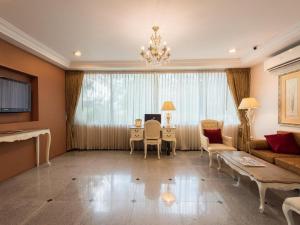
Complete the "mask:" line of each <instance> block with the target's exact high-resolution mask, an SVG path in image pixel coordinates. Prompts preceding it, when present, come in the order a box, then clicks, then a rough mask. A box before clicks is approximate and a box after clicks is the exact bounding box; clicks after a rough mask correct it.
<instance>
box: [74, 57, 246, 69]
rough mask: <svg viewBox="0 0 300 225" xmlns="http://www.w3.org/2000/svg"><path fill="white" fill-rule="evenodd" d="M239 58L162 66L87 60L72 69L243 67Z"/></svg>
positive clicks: (141, 62)
mask: <svg viewBox="0 0 300 225" xmlns="http://www.w3.org/2000/svg"><path fill="white" fill-rule="evenodd" d="M241 66H242V65H241V62H240V60H239V59H191V60H171V61H170V62H169V63H167V64H165V65H162V66H159V67H157V66H151V65H147V64H146V63H145V62H144V61H86V62H81V61H78V62H71V64H70V67H69V69H71V70H103V71H118V70H128V71H130V70H137V71H138V70H199V69H226V68H237V67H241Z"/></svg>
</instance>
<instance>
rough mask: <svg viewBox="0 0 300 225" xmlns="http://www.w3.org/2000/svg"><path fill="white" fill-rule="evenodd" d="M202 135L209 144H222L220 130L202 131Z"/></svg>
mask: <svg viewBox="0 0 300 225" xmlns="http://www.w3.org/2000/svg"><path fill="white" fill-rule="evenodd" d="M204 135H205V136H206V137H208V140H209V143H210V144H223V139H222V132H221V129H204Z"/></svg>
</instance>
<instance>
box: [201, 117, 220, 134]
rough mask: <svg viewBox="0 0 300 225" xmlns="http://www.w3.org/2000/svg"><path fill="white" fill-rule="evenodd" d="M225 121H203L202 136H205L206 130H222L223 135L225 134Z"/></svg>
mask: <svg viewBox="0 0 300 225" xmlns="http://www.w3.org/2000/svg"><path fill="white" fill-rule="evenodd" d="M223 125H224V123H223V121H221V120H201V122H200V124H199V131H200V134H203V130H204V129H208V130H209V129H221V133H223Z"/></svg>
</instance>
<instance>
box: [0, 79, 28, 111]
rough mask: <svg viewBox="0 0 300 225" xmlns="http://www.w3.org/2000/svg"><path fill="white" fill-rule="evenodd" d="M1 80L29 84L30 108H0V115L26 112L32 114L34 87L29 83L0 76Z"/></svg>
mask: <svg viewBox="0 0 300 225" xmlns="http://www.w3.org/2000/svg"><path fill="white" fill-rule="evenodd" d="M0 79H4V80H9V81H13V82H17V83H22V84H27V85H29V95H28V100H29V108H1V106H0V113H26V112H32V85H31V83H29V82H24V81H19V80H15V79H10V78H7V77H4V76H0Z"/></svg>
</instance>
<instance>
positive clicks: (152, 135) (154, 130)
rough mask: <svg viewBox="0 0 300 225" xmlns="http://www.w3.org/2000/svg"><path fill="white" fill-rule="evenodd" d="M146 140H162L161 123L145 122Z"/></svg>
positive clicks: (154, 121)
mask: <svg viewBox="0 0 300 225" xmlns="http://www.w3.org/2000/svg"><path fill="white" fill-rule="evenodd" d="M144 127H145V138H146V139H159V138H160V129H161V127H160V122H158V121H156V120H147V121H146V122H145V125H144Z"/></svg>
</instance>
